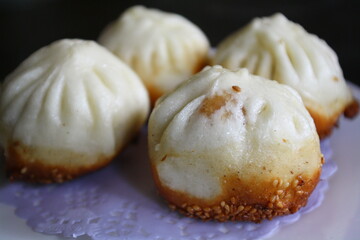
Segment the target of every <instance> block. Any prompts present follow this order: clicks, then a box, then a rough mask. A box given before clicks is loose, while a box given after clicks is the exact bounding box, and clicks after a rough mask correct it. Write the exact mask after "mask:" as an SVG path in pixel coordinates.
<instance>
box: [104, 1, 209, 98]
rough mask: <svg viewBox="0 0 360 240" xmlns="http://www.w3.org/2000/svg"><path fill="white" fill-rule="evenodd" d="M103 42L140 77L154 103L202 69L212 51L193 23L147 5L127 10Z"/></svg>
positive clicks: (105, 35)
mask: <svg viewBox="0 0 360 240" xmlns="http://www.w3.org/2000/svg"><path fill="white" fill-rule="evenodd" d="M99 42H100V43H101V44H102V45H104V46H105V47H107V48H108V49H109V50H110V51H112V52H113V53H114V54H115V55H117V56H118V57H119V58H120V59H122V60H123V61H125V62H126V63H127V64H129V65H130V66H131V67H132V68H133V69H134V70H135V72H137V73H138V74H139V76H140V77H141V79H142V80H143V81H144V83H145V85H146V86H147V88H148V89H149V92H150V96H151V97H152V99H153V101H154V100H155V99H157V98H158V97H159V96H161V95H162V94H163V93H166V92H168V91H170V90H172V89H174V88H175V87H176V86H177V85H178V84H179V83H180V82H182V81H184V80H186V79H187V78H188V77H189V76H190V75H192V74H193V73H195V72H197V71H199V70H201V68H202V67H203V66H204V64H205V61H207V54H208V49H209V42H208V40H207V38H206V36H205V35H204V33H203V32H202V31H201V30H200V29H199V28H198V27H197V26H195V25H194V24H193V23H191V22H190V21H189V20H187V19H185V18H184V17H182V16H180V15H177V14H173V13H167V12H163V11H160V10H157V9H149V8H145V7H143V6H135V7H131V8H129V9H128V10H126V11H125V12H124V13H123V14H122V15H121V16H120V17H119V18H118V20H117V21H115V22H114V23H112V24H110V25H109V26H108V27H107V28H106V29H105V30H104V32H103V33H102V34H101V36H100V38H99Z"/></svg>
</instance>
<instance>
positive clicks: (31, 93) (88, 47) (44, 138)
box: [0, 40, 149, 183]
mask: <svg viewBox="0 0 360 240" xmlns="http://www.w3.org/2000/svg"><path fill="white" fill-rule="evenodd" d="M148 111H149V98H148V94H147V91H146V88H145V87H144V85H143V83H142V82H141V80H140V79H139V77H138V76H137V75H136V74H135V73H134V72H133V71H132V70H131V69H130V68H129V67H128V66H127V65H126V64H124V63H122V62H121V61H120V60H119V59H118V58H117V57H115V56H114V55H113V54H111V53H110V52H109V51H108V50H106V49H105V48H103V47H101V46H100V45H98V44H96V43H95V42H92V41H83V40H60V41H57V42H54V43H52V44H50V45H49V46H46V47H43V48H41V49H40V50H38V51H36V52H35V53H34V54H32V55H31V56H30V57H29V58H28V59H26V60H25V61H24V62H23V63H22V64H21V65H20V66H19V67H18V68H17V69H16V70H15V71H14V72H13V73H11V74H10V75H9V76H8V77H7V78H6V79H5V82H4V84H3V87H2V89H1V92H0V143H1V145H2V146H3V148H4V150H5V156H6V171H7V174H8V176H9V177H10V179H20V180H28V181H33V182H45V183H48V182H62V181H65V180H69V179H72V178H74V177H77V176H79V175H82V174H84V173H87V172H90V171H93V170H95V169H98V168H100V167H102V166H104V165H106V164H107V163H109V161H111V160H112V159H113V158H114V156H115V155H116V154H117V153H118V152H119V151H120V150H121V149H122V148H123V147H124V146H125V145H126V144H127V143H128V142H129V140H130V139H131V138H132V136H134V134H135V133H136V132H137V131H138V130H139V128H140V127H141V126H142V125H143V123H144V122H145V120H146V118H147V114H148Z"/></svg>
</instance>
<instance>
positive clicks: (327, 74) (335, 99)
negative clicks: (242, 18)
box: [213, 13, 353, 120]
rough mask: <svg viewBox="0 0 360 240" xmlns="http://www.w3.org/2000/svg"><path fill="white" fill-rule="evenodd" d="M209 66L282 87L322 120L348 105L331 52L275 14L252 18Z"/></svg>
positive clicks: (348, 96) (318, 39)
mask: <svg viewBox="0 0 360 240" xmlns="http://www.w3.org/2000/svg"><path fill="white" fill-rule="evenodd" d="M213 64H220V65H222V66H224V67H226V68H230V69H237V68H239V67H244V68H248V69H249V71H250V72H251V73H253V74H256V75H260V76H263V77H265V78H269V79H273V80H276V81H278V82H280V83H284V84H287V85H289V86H291V87H293V88H294V89H296V90H297V91H298V92H299V93H300V95H301V97H302V99H303V101H304V103H305V105H306V107H307V108H308V109H309V110H310V111H311V112H312V113H316V114H318V115H321V116H324V118H332V117H333V116H334V115H335V117H336V118H337V115H338V114H339V113H342V111H344V108H345V107H346V106H347V105H348V104H350V103H351V101H352V100H353V98H352V95H351V92H350V91H349V88H348V87H347V85H346V82H345V80H344V76H343V73H342V70H341V68H340V65H339V62H338V58H337V56H336V54H335V52H334V51H333V50H332V49H331V48H330V47H329V46H328V45H327V44H326V42H325V41H323V40H321V39H320V38H318V37H317V36H315V35H313V34H310V33H308V32H306V31H305V30H304V28H303V27H301V26H300V25H298V24H296V23H293V22H291V21H289V20H288V19H287V18H286V17H285V16H283V15H282V14H279V13H278V14H275V15H273V16H271V17H264V18H256V19H254V20H253V21H252V22H251V23H250V24H248V25H247V26H245V27H244V28H242V29H241V30H239V31H238V32H236V33H234V34H232V35H231V36H230V37H228V38H227V39H225V40H224V41H223V42H222V43H220V45H219V47H218V49H217V52H216V55H215V57H214V58H213ZM335 120H336V119H335Z"/></svg>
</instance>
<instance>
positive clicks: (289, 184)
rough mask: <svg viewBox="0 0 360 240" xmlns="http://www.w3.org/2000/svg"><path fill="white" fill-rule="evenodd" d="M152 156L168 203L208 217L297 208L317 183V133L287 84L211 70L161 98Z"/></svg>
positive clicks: (152, 125) (250, 216)
mask: <svg viewBox="0 0 360 240" xmlns="http://www.w3.org/2000/svg"><path fill="white" fill-rule="evenodd" d="M148 131H149V132H148V134H149V135H148V140H149V156H150V161H151V167H152V171H153V176H154V179H155V182H156V185H157V187H158V189H159V192H160V194H161V195H162V196H163V197H164V198H165V199H166V200H167V201H168V202H169V204H170V207H172V208H175V209H178V210H179V211H180V212H182V213H184V214H185V215H187V216H192V217H199V218H201V219H204V220H208V219H216V220H219V221H226V220H246V221H255V222H259V221H261V220H263V219H271V218H273V217H274V216H280V215H286V214H290V213H294V212H296V211H297V210H298V209H299V208H301V207H302V206H304V205H305V204H306V202H307V199H308V197H309V196H310V194H311V192H312V191H313V189H314V188H315V186H316V185H317V183H318V181H319V176H320V172H321V166H322V161H323V159H322V154H321V152H320V145H319V137H318V135H317V133H316V129H315V125H314V121H313V119H312V118H311V117H310V115H309V113H308V112H307V110H306V109H305V107H304V105H303V103H302V100H301V98H300V96H299V95H298V94H297V93H296V92H295V91H294V90H293V89H291V88H290V87H288V86H285V85H281V84H278V83H277V82H275V81H270V80H267V79H264V78H262V77H258V76H254V75H251V74H249V72H248V71H247V70H246V69H240V70H237V71H234V72H233V71H230V70H227V69H225V68H222V67H220V66H214V67H207V68H205V69H204V70H203V71H202V72H200V73H198V74H196V75H194V76H193V77H192V78H191V79H189V80H188V81H186V82H185V83H183V84H182V85H180V86H179V87H178V88H177V89H176V90H175V91H174V92H172V93H170V94H168V95H166V96H164V97H162V98H160V99H159V101H158V102H157V104H156V106H155V108H154V110H153V112H152V113H151V115H150V119H149V129H148Z"/></svg>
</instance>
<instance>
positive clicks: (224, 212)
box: [152, 166, 321, 222]
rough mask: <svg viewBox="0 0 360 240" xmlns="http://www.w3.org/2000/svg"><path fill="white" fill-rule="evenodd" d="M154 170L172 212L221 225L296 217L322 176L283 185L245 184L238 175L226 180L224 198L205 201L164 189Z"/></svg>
mask: <svg viewBox="0 0 360 240" xmlns="http://www.w3.org/2000/svg"><path fill="white" fill-rule="evenodd" d="M152 169H153V176H154V180H155V183H156V186H157V188H158V191H159V193H160V195H162V196H163V197H164V198H165V199H166V200H167V202H168V203H169V207H170V208H171V209H174V210H175V209H176V210H178V211H179V212H180V213H182V214H184V215H185V216H188V217H195V218H200V219H202V220H205V221H206V220H217V221H221V222H223V221H252V222H261V221H262V220H264V219H269V220H270V219H272V218H273V217H276V216H282V215H287V214H292V213H295V212H296V211H298V210H299V209H300V208H301V207H303V206H304V205H306V203H307V200H308V198H309V196H310V194H311V193H312V191H313V190H314V188H315V187H316V185H317V183H318V181H319V178H320V173H321V169H319V170H317V171H316V172H315V173H314V174H313V175H312V176H301V175H298V176H294V178H293V180H292V182H284V181H283V180H282V179H281V178H274V179H272V180H271V181H267V182H264V181H261V180H258V179H257V178H255V177H254V178H253V179H251V180H246V181H244V180H242V179H241V178H239V177H238V176H237V175H233V176H223V179H222V182H223V185H222V189H223V191H222V194H221V195H219V196H217V197H216V198H215V199H211V200H205V199H200V198H196V197H192V196H189V195H188V194H186V193H184V192H180V191H175V190H172V189H170V188H169V187H167V186H165V185H163V184H162V183H161V181H160V179H159V177H158V175H157V172H156V168H155V167H154V166H153V167H152Z"/></svg>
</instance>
